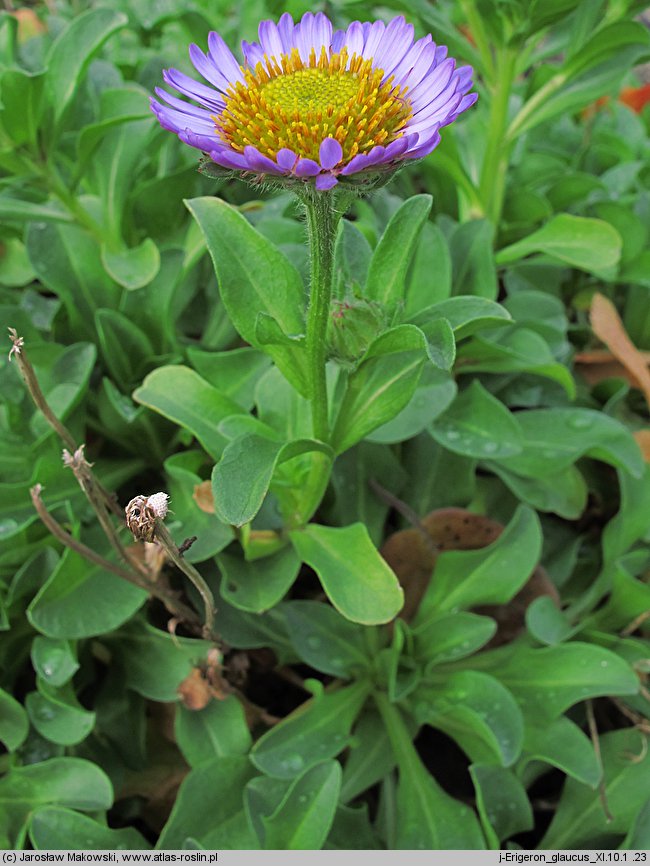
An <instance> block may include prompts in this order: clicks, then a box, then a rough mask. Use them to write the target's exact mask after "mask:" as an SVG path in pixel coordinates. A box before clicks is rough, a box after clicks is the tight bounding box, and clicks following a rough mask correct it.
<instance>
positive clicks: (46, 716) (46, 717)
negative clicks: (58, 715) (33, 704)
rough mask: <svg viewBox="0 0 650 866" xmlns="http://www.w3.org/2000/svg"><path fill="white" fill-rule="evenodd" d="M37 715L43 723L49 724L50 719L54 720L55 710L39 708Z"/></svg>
mask: <svg viewBox="0 0 650 866" xmlns="http://www.w3.org/2000/svg"><path fill="white" fill-rule="evenodd" d="M36 715H37V716H38V718H39V719H41V720H42V721H44V722H49V721H50V719H53V718H54V710H51V709H50V708H49V707H39V709H38V711H37V713H36Z"/></svg>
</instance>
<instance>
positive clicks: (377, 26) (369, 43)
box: [363, 21, 386, 60]
mask: <svg viewBox="0 0 650 866" xmlns="http://www.w3.org/2000/svg"><path fill="white" fill-rule="evenodd" d="M385 29H386V25H385V24H384V22H383V21H375V22H373V24H372V25H371V27H370V28H369V30H368V33H367V34H366V38H365V42H364V45H363V56H364V58H365V59H366V60H373V59H374V57H375V53H376V51H377V48H378V46H379V43H380V42H381V38H382V36H383V35H384V30H385Z"/></svg>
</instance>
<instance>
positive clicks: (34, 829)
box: [29, 806, 151, 851]
mask: <svg viewBox="0 0 650 866" xmlns="http://www.w3.org/2000/svg"><path fill="white" fill-rule="evenodd" d="M29 838H30V840H31V842H32V845H33V846H34V848H35V850H36V851H38V850H46V851H69V850H70V849H71V848H84V849H85V850H89V851H148V850H150V848H151V846H150V845H149V843H148V842H147V840H146V839H144V837H143V836H141V835H140V833H138V831H137V830H134V829H133V828H132V827H124V828H122V829H120V830H113V829H111V828H110V827H106V826H105V825H104V824H100V823H99V822H98V821H94V820H93V819H92V818H89V817H87V816H86V815H80V814H79V812H73V811H72V810H71V809H60V808H57V807H54V806H46V807H45V808H42V809H38V810H37V811H36V812H34V814H33V815H32V819H31V821H30V824H29Z"/></svg>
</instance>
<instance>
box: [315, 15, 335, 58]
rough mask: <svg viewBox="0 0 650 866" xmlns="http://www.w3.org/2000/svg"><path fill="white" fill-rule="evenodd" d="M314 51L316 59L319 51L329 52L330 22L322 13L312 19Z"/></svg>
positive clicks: (330, 40)
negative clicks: (323, 49)
mask: <svg viewBox="0 0 650 866" xmlns="http://www.w3.org/2000/svg"><path fill="white" fill-rule="evenodd" d="M313 34H314V49H315V50H316V57H318V56H319V55H320V53H321V49H322V48H325V51H329V48H330V45H331V43H332V22H331V21H330V20H329V18H328V17H327V15H325V13H324V12H318V13H317V14H316V17H315V18H314V30H313Z"/></svg>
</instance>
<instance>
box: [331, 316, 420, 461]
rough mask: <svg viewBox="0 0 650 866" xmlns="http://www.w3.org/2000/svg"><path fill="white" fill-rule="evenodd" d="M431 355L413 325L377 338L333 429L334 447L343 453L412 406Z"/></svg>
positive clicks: (353, 378) (351, 381)
mask: <svg viewBox="0 0 650 866" xmlns="http://www.w3.org/2000/svg"><path fill="white" fill-rule="evenodd" d="M427 351H428V345H427V341H426V339H425V336H424V334H423V333H422V331H421V330H420V329H419V328H416V327H415V326H414V325H398V326H397V327H395V328H392V329H391V330H390V331H386V332H385V333H383V334H381V335H380V336H379V337H377V338H376V339H375V340H374V341H373V342H372V343H371V345H370V347H369V348H368V351H367V352H366V354H365V355H364V357H363V359H362V361H361V363H360V365H359V367H358V368H357V369H356V370H355V371H354V373H352V374H351V376H350V378H349V380H348V383H347V390H346V392H345V396H344V397H343V400H342V402H341V407H340V409H339V413H338V416H337V419H336V423H335V425H334V431H333V433H332V446H333V447H334V449H335V450H336V451H337V453H339V454H340V453H342V452H343V451H345V450H346V449H348V448H350V447H351V446H352V445H354V444H355V443H356V442H358V441H359V440H360V439H363V438H364V436H366V435H367V434H368V433H370V432H371V431H372V430H375V429H376V428H377V427H380V426H381V425H382V424H385V423H386V422H388V421H390V420H391V419H392V418H394V417H395V416H396V415H397V414H398V413H399V412H400V411H401V410H402V409H403V408H404V407H405V406H406V405H407V403H408V402H409V400H410V399H411V397H412V395H413V393H414V392H415V389H416V387H417V384H418V380H419V378H420V373H421V371H422V367H423V365H424V361H425V358H426V353H427Z"/></svg>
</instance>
